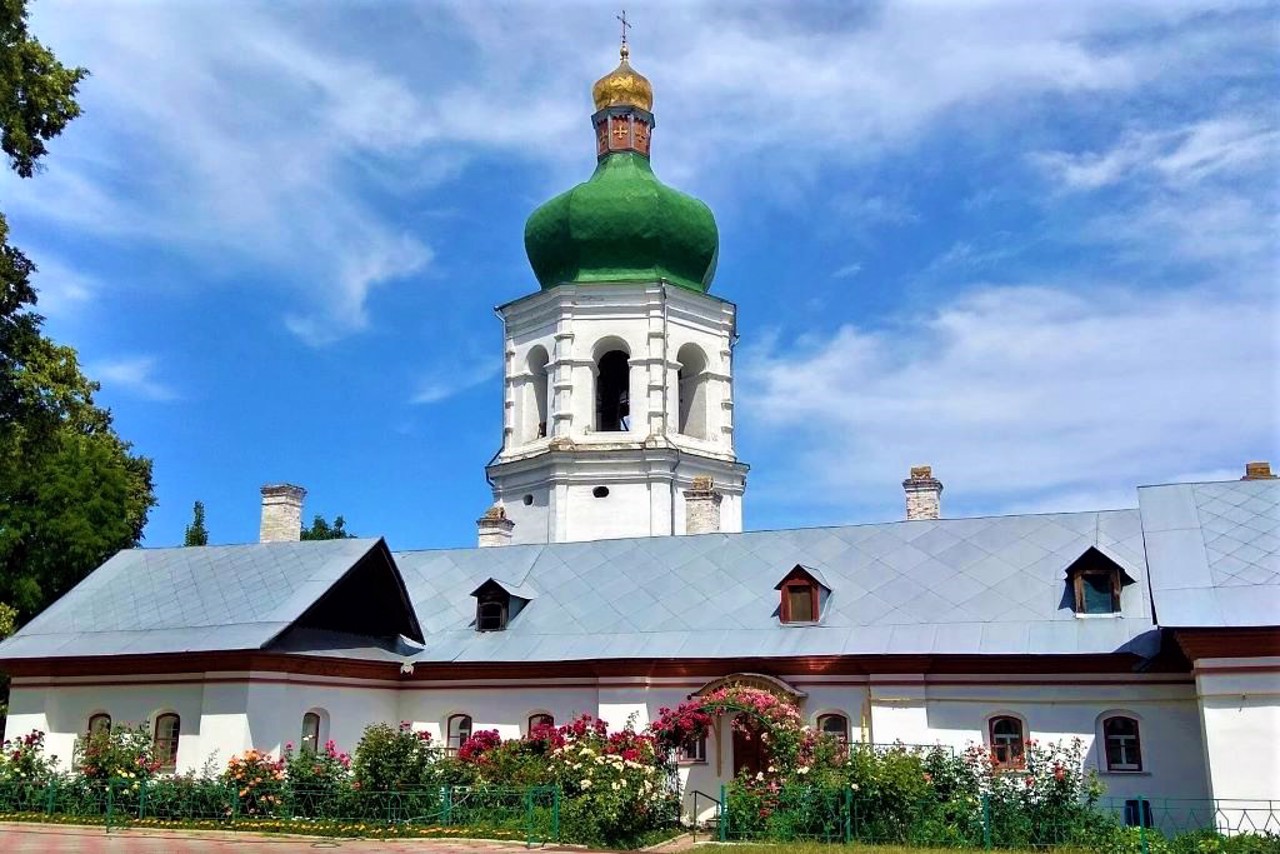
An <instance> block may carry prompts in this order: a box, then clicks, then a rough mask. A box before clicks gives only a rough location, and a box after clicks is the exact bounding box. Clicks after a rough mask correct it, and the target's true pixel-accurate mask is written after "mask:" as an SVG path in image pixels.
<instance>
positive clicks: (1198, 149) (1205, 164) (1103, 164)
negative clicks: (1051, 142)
mask: <svg viewBox="0 0 1280 854" xmlns="http://www.w3.org/2000/svg"><path fill="white" fill-rule="evenodd" d="M1278 142H1280V130H1277V128H1276V127H1275V125H1274V121H1265V120H1264V119H1263V118H1261V117H1252V116H1239V115H1225V116H1218V117H1214V118H1210V119H1205V120H1204V121H1199V122H1194V123H1191V124H1188V125H1184V126H1182V127H1177V128H1173V129H1167V128H1165V129H1159V130H1144V131H1130V132H1129V133H1127V134H1126V135H1125V136H1124V137H1123V138H1122V139H1121V140H1120V141H1119V142H1118V143H1117V144H1116V145H1115V146H1114V147H1112V148H1111V149H1109V150H1107V151H1101V152H1084V153H1080V154H1075V153H1070V152H1064V151H1052V152H1043V153H1040V154H1037V155H1034V156H1033V159H1034V160H1035V161H1037V162H1038V163H1039V164H1040V165H1041V166H1042V167H1043V168H1044V169H1045V170H1046V171H1047V172H1049V173H1050V174H1051V175H1052V176H1053V177H1054V178H1056V180H1058V181H1059V182H1060V184H1061V186H1062V187H1063V188H1064V189H1066V190H1097V189H1101V188H1103V187H1108V186H1113V185H1116V184H1119V183H1121V182H1123V181H1126V180H1129V179H1134V178H1147V179H1154V180H1158V181H1161V182H1163V183H1166V184H1169V185H1181V186H1186V185H1189V184H1194V183H1197V182H1200V181H1203V180H1206V179H1209V178H1212V177H1214V176H1216V175H1220V174H1222V173H1240V172H1245V171H1254V170H1257V169H1259V168H1260V167H1262V166H1264V165H1265V164H1266V163H1267V162H1268V161H1272V160H1274V159H1275V155H1276V148H1277V143H1278Z"/></svg>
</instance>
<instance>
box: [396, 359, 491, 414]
mask: <svg viewBox="0 0 1280 854" xmlns="http://www.w3.org/2000/svg"><path fill="white" fill-rule="evenodd" d="M501 371H502V361H501V360H500V359H498V358H496V357H488V358H480V357H476V358H472V359H471V360H469V361H466V362H455V363H451V364H441V365H437V366H435V367H433V368H432V369H431V370H430V371H428V372H427V373H426V374H425V375H424V376H423V377H422V378H421V380H420V381H419V383H418V387H417V390H416V391H415V392H414V394H413V396H412V397H411V398H410V399H409V402H410V403H422V404H433V403H439V402H440V401H442V400H445V399H447V398H450V397H453V396H454V395H455V394H457V393H458V392H461V391H465V390H467V389H469V388H472V387H473V386H477V385H479V384H480V383H483V382H485V381H487V380H489V379H492V378H493V377H495V376H497V375H498V374H499V373H500V372H501Z"/></svg>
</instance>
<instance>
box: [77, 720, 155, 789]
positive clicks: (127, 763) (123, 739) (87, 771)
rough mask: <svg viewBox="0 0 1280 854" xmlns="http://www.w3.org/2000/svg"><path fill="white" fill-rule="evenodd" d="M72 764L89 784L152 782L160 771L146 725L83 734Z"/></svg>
mask: <svg viewBox="0 0 1280 854" xmlns="http://www.w3.org/2000/svg"><path fill="white" fill-rule="evenodd" d="M72 765H73V766H74V767H75V769H76V771H77V772H78V773H79V775H80V776H81V777H83V778H84V779H86V780H89V781H95V782H106V781H107V780H129V781H138V780H149V779H151V778H152V777H154V776H155V775H156V774H157V773H158V772H159V770H160V763H159V762H157V761H156V760H155V756H154V753H153V752H152V741H151V730H150V728H149V727H148V726H147V725H146V724H145V723H140V724H127V723H118V724H116V725H114V726H112V727H111V728H110V729H104V730H98V731H96V732H92V733H89V734H87V735H82V736H80V737H79V738H77V739H76V742H75V747H74V748H73V750H72Z"/></svg>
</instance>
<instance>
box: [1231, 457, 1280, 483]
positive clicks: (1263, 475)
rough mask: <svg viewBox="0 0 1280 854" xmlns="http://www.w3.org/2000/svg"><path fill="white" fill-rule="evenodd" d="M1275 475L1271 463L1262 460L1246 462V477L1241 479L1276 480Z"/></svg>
mask: <svg viewBox="0 0 1280 854" xmlns="http://www.w3.org/2000/svg"><path fill="white" fill-rule="evenodd" d="M1275 477H1276V476H1275V475H1273V474H1272V473H1271V463H1269V462H1267V461H1266V460H1261V461H1259V462H1254V463H1245V464H1244V477H1242V478H1240V479H1241V480H1275Z"/></svg>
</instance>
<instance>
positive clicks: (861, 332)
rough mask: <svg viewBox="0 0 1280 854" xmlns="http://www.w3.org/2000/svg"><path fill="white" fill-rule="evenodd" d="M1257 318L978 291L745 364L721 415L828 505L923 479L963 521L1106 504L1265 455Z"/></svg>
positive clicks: (1210, 303)
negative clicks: (730, 407) (980, 511)
mask: <svg viewBox="0 0 1280 854" xmlns="http://www.w3.org/2000/svg"><path fill="white" fill-rule="evenodd" d="M1274 316H1275V312H1274V305H1272V304H1271V303H1270V302H1269V301H1268V300H1267V299H1263V298H1259V297H1256V296H1250V295H1249V294H1247V293H1231V292H1224V291H1214V290H1208V289H1206V290H1184V291H1174V292H1166V293H1149V292H1147V293H1143V292H1136V291H1132V290H1127V289H1121V288H1117V289H1098V288H1092V289H1088V288H1078V287H1076V286H1070V287H1069V286H1062V285H1056V286H1025V287H1002V288H1001V287H989V288H982V289H979V290H977V291H975V292H973V293H971V294H969V295H967V296H964V297H961V298H958V299H956V300H954V301H952V302H950V303H947V304H944V305H940V306H938V307H937V308H936V309H935V310H933V311H931V312H929V313H928V314H926V315H923V316H918V317H911V318H903V320H902V323H901V325H899V326H896V327H893V328H891V329H886V330H879V331H872V330H867V329H862V328H859V327H857V326H854V325H845V326H843V327H841V328H840V329H839V330H838V331H837V332H835V333H834V334H832V335H830V336H827V337H817V338H810V339H809V340H808V341H807V342H804V344H803V345H802V346H801V347H800V348H799V349H795V348H790V347H784V346H779V345H777V344H776V343H775V344H769V345H766V346H764V347H762V348H759V349H757V350H755V351H750V350H749V351H748V352H747V353H745V354H744V356H743V358H742V360H741V369H740V370H741V387H742V391H741V392H740V395H741V397H742V401H741V403H740V407H739V411H740V412H742V413H743V415H744V417H750V418H752V419H754V420H755V421H756V422H757V425H756V426H759V427H762V428H763V429H764V430H765V431H766V432H767V433H768V434H769V435H770V437H771V439H772V440H773V441H775V442H779V443H785V444H786V445H787V446H788V447H789V448H791V449H792V453H793V454H794V455H796V456H798V457H799V459H798V466H797V468H796V469H795V471H794V472H793V474H792V475H791V477H792V478H794V479H795V480H802V481H805V482H807V483H809V484H810V485H813V484H818V485H820V486H821V488H822V489H821V492H822V493H823V494H826V495H829V496H832V501H833V502H838V503H843V504H847V505H849V506H852V505H854V504H857V503H858V502H868V503H870V504H876V505H877V506H883V505H884V502H885V499H886V496H888V497H889V498H890V499H891V500H892V501H893V502H895V503H896V502H897V501H898V500H899V498H900V497H899V496H897V495H896V484H897V482H898V481H899V480H901V478H902V477H903V476H904V475H905V472H906V471H907V469H908V467H909V466H910V465H912V464H919V463H926V462H927V463H931V464H933V465H934V467H935V470H936V471H937V472H938V473H939V476H940V477H941V478H942V480H943V481H944V482H945V483H946V484H947V487H948V491H949V495H957V496H963V498H962V500H964V501H966V502H967V504H968V506H970V507H982V508H985V509H988V510H1007V509H1027V508H1028V507H1035V508H1036V509H1047V508H1050V507H1057V508H1070V507H1074V506H1077V505H1079V504H1080V503H1082V502H1084V501H1101V502H1102V503H1103V504H1104V505H1110V504H1115V503H1116V502H1117V501H1118V500H1119V498H1118V496H1120V495H1122V494H1123V493H1122V490H1124V489H1128V490H1132V488H1133V486H1135V485H1136V484H1139V483H1149V482H1152V481H1153V480H1155V481H1159V480H1164V479H1169V478H1172V477H1176V476H1177V475H1178V474H1180V473H1185V472H1187V471H1188V470H1190V469H1193V468H1208V467H1217V466H1224V465H1226V464H1227V462H1228V461H1235V460H1237V459H1238V461H1239V462H1240V463H1243V461H1244V459H1245V458H1246V457H1250V456H1251V455H1257V454H1259V453H1264V452H1265V451H1266V450H1267V449H1268V447H1269V446H1271V445H1273V444H1274V442H1275V441H1276V439H1275V437H1276V427H1277V424H1276V421H1277V414H1276V411H1275V409H1274V405H1273V401H1274V395H1275V391H1276V388H1277V365H1280V346H1278V344H1277V341H1276V336H1275V335H1274V325H1273V323H1274V321H1273V318H1274ZM815 492H816V490H814V489H806V490H804V494H805V495H810V496H811V495H813V494H814V493H815ZM1125 504H1132V499H1130V500H1129V501H1127V502H1121V506H1124V505H1125Z"/></svg>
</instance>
